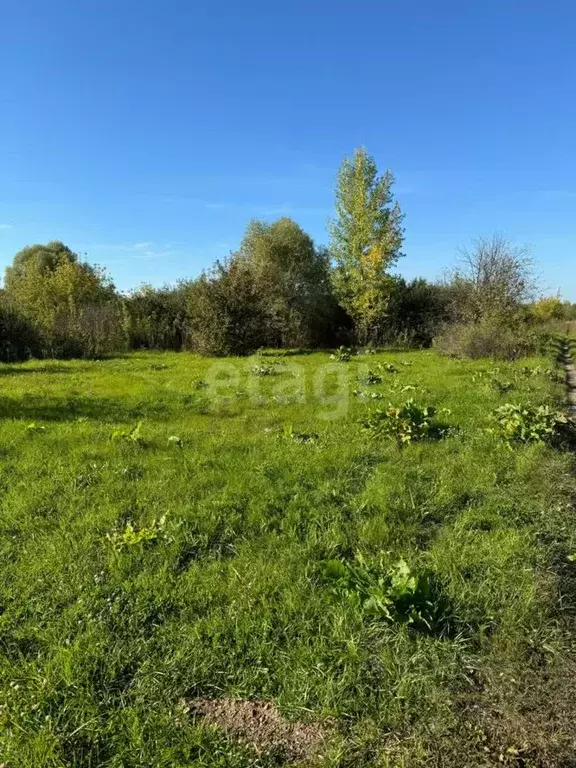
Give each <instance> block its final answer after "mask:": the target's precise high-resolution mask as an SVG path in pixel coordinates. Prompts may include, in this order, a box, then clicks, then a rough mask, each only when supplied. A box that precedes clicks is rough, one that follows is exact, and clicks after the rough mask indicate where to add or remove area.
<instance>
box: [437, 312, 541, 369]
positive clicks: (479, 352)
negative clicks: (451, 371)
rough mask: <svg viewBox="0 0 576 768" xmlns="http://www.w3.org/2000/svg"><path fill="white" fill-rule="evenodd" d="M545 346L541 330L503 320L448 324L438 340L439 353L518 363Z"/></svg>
mask: <svg viewBox="0 0 576 768" xmlns="http://www.w3.org/2000/svg"><path fill="white" fill-rule="evenodd" d="M544 343H545V337H543V336H542V334H541V333H540V332H539V329H538V328H534V327H532V326H530V325H529V324H526V323H522V322H515V323H509V324H506V323H505V321H504V320H503V319H501V318H496V319H490V318H487V319H486V320H483V321H482V322H478V323H454V324H452V325H446V326H445V327H444V329H443V331H442V332H441V333H440V334H439V335H438V336H437V337H436V338H435V339H434V346H435V347H436V349H438V351H440V352H442V353H444V354H447V355H450V356H452V357H469V358H471V359H473V360H477V359H479V358H482V357H489V358H493V359H496V360H517V359H518V358H519V357H522V356H523V355H528V354H532V353H536V352H539V351H540V350H541V347H542V345H543V344H544Z"/></svg>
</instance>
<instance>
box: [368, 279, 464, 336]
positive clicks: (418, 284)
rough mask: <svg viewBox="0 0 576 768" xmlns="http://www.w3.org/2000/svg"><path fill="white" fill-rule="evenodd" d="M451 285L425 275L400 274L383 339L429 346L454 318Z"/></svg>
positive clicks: (395, 284)
mask: <svg viewBox="0 0 576 768" xmlns="http://www.w3.org/2000/svg"><path fill="white" fill-rule="evenodd" d="M450 301H451V294H450V289H449V288H448V287H447V286H444V285H436V284H434V283H429V282H428V281H426V280H423V279H422V278H417V279H415V280H412V281H410V282H406V281H405V280H404V279H403V278H396V279H395V281H394V288H393V290H392V293H391V298H390V304H389V309H388V314H387V318H386V323H385V326H384V331H383V333H382V337H381V338H380V340H379V342H380V343H381V344H388V345H392V346H406V347H429V346H430V345H431V344H432V341H433V339H434V337H435V336H436V335H437V334H438V333H439V332H440V329H441V328H442V326H443V325H444V324H445V323H446V322H447V321H448V320H449V318H450Z"/></svg>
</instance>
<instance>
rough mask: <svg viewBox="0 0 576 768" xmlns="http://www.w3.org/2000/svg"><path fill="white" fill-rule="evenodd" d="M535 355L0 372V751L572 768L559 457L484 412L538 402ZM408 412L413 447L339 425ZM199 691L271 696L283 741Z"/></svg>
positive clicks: (144, 361)
mask: <svg viewBox="0 0 576 768" xmlns="http://www.w3.org/2000/svg"><path fill="white" fill-rule="evenodd" d="M378 366H380V367H378ZM551 367H553V363H552V362H551V361H550V360H547V359H530V360H522V361H520V362H517V363H498V364H497V365H496V364H494V363H492V362H490V361H477V362H467V361H466V362H462V361H457V360H452V359H448V358H443V357H440V356H439V355H437V354H436V353H435V352H433V351H421V352H410V353H389V352H387V353H378V354H377V355H373V356H372V355H363V356H361V357H360V356H359V357H352V359H351V360H350V361H349V362H336V361H334V360H331V359H330V357H329V355H328V353H312V354H306V353H295V354H280V353H279V354H278V355H276V356H275V357H273V356H271V354H270V355H266V354H264V355H261V356H257V357H253V358H250V359H246V358H244V359H241V358H237V359H226V360H210V359H202V358H199V357H195V356H192V355H187V354H184V353H180V354H178V353H173V354H172V353H134V354H130V355H128V356H126V357H121V358H116V359H110V360H102V361H70V362H56V361H45V362H34V361H31V362H29V363H23V364H18V365H2V366H0V386H1V397H0V413H1V415H2V419H1V420H0V452H1V462H0V487H1V490H2V507H1V513H0V528H1V535H0V562H1V566H2V568H1V572H0V573H1V575H0V764H2V765H3V766H7V767H8V768H64V766H66V767H68V766H74V767H78V768H102V767H104V766H105V767H106V768H191V767H192V766H194V768H196V767H198V768H200V767H202V768H204V767H206V768H208V767H209V768H247V767H248V766H259V767H261V768H271V766H283V765H292V764H300V765H306V766H326V767H328V766H331V767H333V768H336V767H338V768H345V767H346V768H368V767H370V768H383V767H384V766H419V765H437V766H457V767H458V768H465V766H483V765H486V766H489V765H502V764H505V765H514V766H521V765H522V766H561V765H562V766H563V765H573V763H571V762H569V759H570V756H572V759H573V755H574V735H573V721H574V715H575V712H574V710H575V709H576V703H575V702H576V683H574V682H572V681H573V680H574V666H573V662H572V633H571V629H570V616H571V614H572V607H573V606H572V602H571V601H572V597H573V595H574V586H573V584H574V573H573V568H575V567H576V566H574V565H573V562H572V559H571V556H572V555H573V554H575V553H576V532H575V531H574V524H573V509H572V500H573V497H574V493H575V491H576V481H575V479H574V477H573V475H572V472H573V469H574V460H573V456H572V454H570V453H569V452H567V451H562V450H559V449H555V448H552V447H550V446H547V445H544V444H542V443H533V444H531V443H526V444H522V443H518V444H509V443H507V442H505V441H504V440H503V439H502V438H501V436H500V435H499V434H498V433H497V431H495V430H494V427H495V422H494V421H493V419H492V418H491V413H492V411H493V410H494V409H495V408H497V407H499V406H500V405H502V404H504V403H506V402H511V403H522V404H524V403H530V404H533V405H535V406H539V405H544V404H548V405H552V406H558V404H559V403H560V402H561V399H562V397H563V385H562V382H561V380H560V379H559V377H558V375H557V374H556V372H555V371H554V370H553V371H552V372H550V371H549V370H547V369H550V368H551ZM410 398H413V400H414V401H415V402H416V403H417V404H420V405H423V406H432V407H434V408H435V409H436V412H435V414H434V416H433V417H432V422H433V425H434V429H433V430H432V431H431V432H430V433H429V434H428V436H427V439H424V440H421V441H414V442H411V443H406V444H400V443H399V442H398V441H396V440H394V439H388V438H387V437H386V436H385V435H380V436H377V437H376V438H375V437H374V436H373V435H372V434H371V433H370V431H369V430H366V429H364V428H363V423H365V422H366V421H367V419H368V418H369V414H370V413H371V412H373V411H374V410H375V409H377V408H383V407H386V406H388V404H390V403H392V404H393V405H401V404H403V403H405V402H406V401H407V400H409V399H410ZM574 559H576V556H575V558H574ZM213 699H227V700H228V699H231V700H250V701H255V702H264V701H266V702H272V703H273V704H274V706H275V707H276V708H277V711H278V717H279V718H282V722H283V723H284V724H285V730H286V732H287V733H288V734H289V736H288V737H287V743H282V744H280V743H277V742H275V741H274V737H273V736H271V737H269V738H268V737H266V736H258V738H256V737H254V738H252V737H251V733H250V728H251V725H250V722H249V721H247V722H244V723H243V724H239V725H238V727H237V728H234V727H228V728H223V727H219V726H218V724H217V722H216V721H214V720H211V719H210V718H206V717H203V716H200V715H199V714H198V712H199V710H198V704H197V702H198V701H202V702H206V701H211V700H213ZM286 723H298V724H300V726H299V727H300V728H301V730H302V732H304V729H305V728H306V727H309V728H312V727H313V728H315V729H316V731H315V734H316V736H318V738H315V739H310V740H309V741H310V743H312V742H314V746H313V748H312V747H309V745H308V746H307V744H308V742H306V739H302V744H300V745H294V744H291V743H288V742H290V739H291V738H292V736H294V734H296V733H299V732H300V731H296V730H294V729H292V730H290V727H288V726H287V725H286ZM294 738H295V739H296V740H297V738H296V736H294ZM267 739H268V741H267Z"/></svg>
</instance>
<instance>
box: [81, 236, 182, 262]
mask: <svg viewBox="0 0 576 768" xmlns="http://www.w3.org/2000/svg"><path fill="white" fill-rule="evenodd" d="M82 250H83V251H86V252H87V253H91V252H92V251H107V252H116V253H122V254H125V255H126V256H127V257H129V258H133V259H159V258H162V257H164V258H166V257H169V256H174V255H176V251H175V250H174V249H173V247H172V245H171V244H167V245H157V244H156V243H154V242H152V241H150V240H142V241H139V242H136V243H91V244H90V245H83V246H82Z"/></svg>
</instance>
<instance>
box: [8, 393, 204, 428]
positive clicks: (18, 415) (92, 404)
mask: <svg viewBox="0 0 576 768" xmlns="http://www.w3.org/2000/svg"><path fill="white" fill-rule="evenodd" d="M205 407H206V404H205V402H204V400H203V399H202V398H198V399H197V401H196V402H194V403H191V404H189V405H188V406H187V410H188V411H191V410H193V411H196V412H198V413H202V412H203V410H205ZM179 408H181V404H180V403H179V401H178V400H176V399H174V400H173V401H172V400H150V401H141V402H137V401H129V400H126V399H124V398H120V397H117V398H114V397H74V398H49V397H37V396H34V395H28V396H27V397H25V398H11V397H0V419H22V420H23V421H60V422H65V421H77V420H78V419H94V420H95V421H100V422H104V423H117V422H120V423H122V422H125V423H130V422H132V421H134V419H147V418H148V419H152V420H153V419H155V418H156V419H160V418H165V417H166V415H167V414H168V413H170V412H171V411H177V410H178V409H179Z"/></svg>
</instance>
